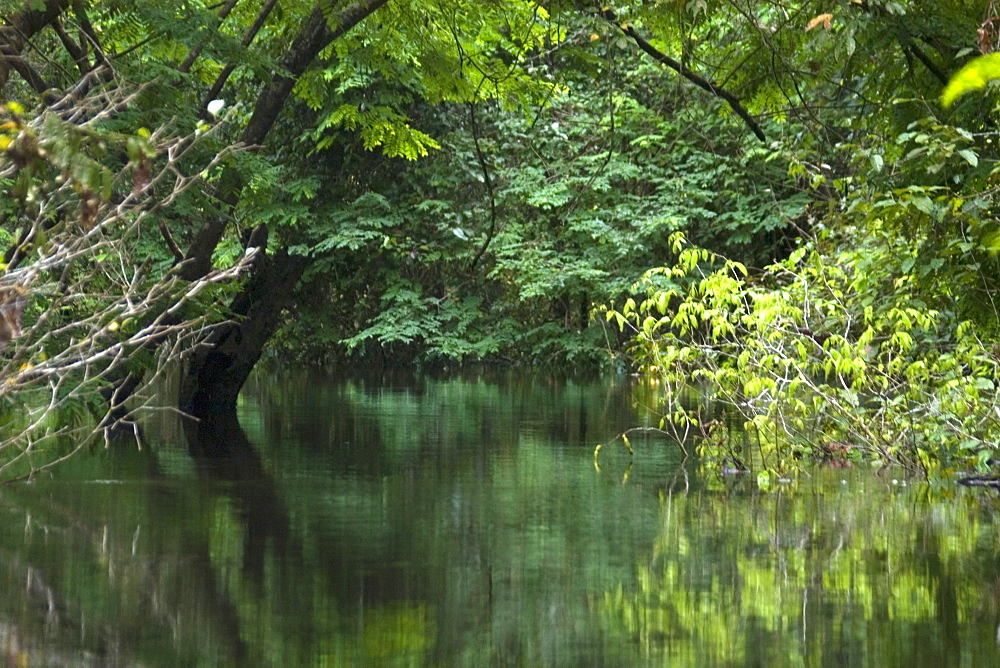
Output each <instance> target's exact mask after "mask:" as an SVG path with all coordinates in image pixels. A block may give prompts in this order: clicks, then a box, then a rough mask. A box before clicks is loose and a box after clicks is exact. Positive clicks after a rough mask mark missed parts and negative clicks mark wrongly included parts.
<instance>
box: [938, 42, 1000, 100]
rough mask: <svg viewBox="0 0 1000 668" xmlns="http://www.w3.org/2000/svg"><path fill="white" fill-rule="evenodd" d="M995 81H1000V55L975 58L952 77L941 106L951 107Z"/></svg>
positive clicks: (943, 95) (942, 95)
mask: <svg viewBox="0 0 1000 668" xmlns="http://www.w3.org/2000/svg"><path fill="white" fill-rule="evenodd" d="M993 79H1000V53H991V54H988V55H985V56H979V57H978V58H973V59H972V60H970V61H969V62H968V63H966V64H965V66H964V67H963V68H962V69H960V70H959V71H958V72H956V73H955V74H954V75H953V76H952V77H951V80H950V81H949V82H948V85H947V86H945V88H944V92H943V93H942V94H941V105H942V106H944V107H945V108H947V107H950V106H951V105H952V104H954V102H955V100H957V99H958V98H960V97H962V96H963V95H965V94H966V93H971V92H972V91H976V90H980V89H982V88H984V87H985V86H986V84H988V83H989V82H990V81H992V80H993Z"/></svg>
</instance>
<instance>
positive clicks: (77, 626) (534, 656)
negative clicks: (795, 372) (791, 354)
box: [0, 373, 1000, 666]
mask: <svg viewBox="0 0 1000 668" xmlns="http://www.w3.org/2000/svg"><path fill="white" fill-rule="evenodd" d="M651 392H652V390H651V389H650V388H647V387H643V386H641V385H638V384H636V383H635V382H634V381H630V380H628V379H619V380H612V381H603V382H584V381H566V380H553V379H551V378H546V377H543V376H532V375H530V374H525V373H510V374H504V375H466V376H465V377H463V378H452V379H443V380H442V379H429V378H424V379H420V380H414V379H411V378H401V379H392V378H388V379H387V378H380V379H359V378H341V379H335V378H324V377H319V376H307V375H304V374H299V375H296V374H288V375H285V376H268V375H264V374H261V375H259V376H257V377H256V378H255V379H254V381H253V383H252V385H251V386H250V387H249V388H247V391H246V392H245V393H244V398H243V404H242V406H241V415H240V417H241V421H242V423H243V427H244V430H243V431H239V430H236V429H234V428H232V426H231V425H230V426H229V428H228V429H222V430H220V431H217V432H215V433H214V434H212V435H211V437H205V438H203V439H202V440H201V441H197V440H195V441H193V442H194V444H195V448H194V449H195V451H196V452H199V453H205V452H208V453H210V454H211V456H208V455H205V454H201V455H199V456H197V457H192V456H191V454H190V452H189V449H190V448H189V445H190V443H189V441H188V440H187V439H186V438H185V434H184V432H183V431H182V430H181V428H180V426H179V424H178V423H177V422H176V421H173V420H171V419H170V418H169V415H166V414H165V415H164V416H163V417H162V419H160V420H157V421H155V422H153V423H151V424H149V425H147V427H146V432H145V447H144V448H143V449H141V450H139V449H136V448H134V447H132V448H121V449H117V450H114V449H113V450H104V449H99V450H95V451H94V452H93V453H88V454H87V455H84V456H80V457H78V458H76V459H74V460H72V461H71V462H69V463H68V464H67V465H66V466H64V467H63V468H62V469H59V470H58V471H57V472H56V474H55V475H54V476H51V477H46V478H44V479H39V480H37V481H36V482H34V483H33V484H14V485H9V486H7V487H3V488H0V651H2V652H3V657H2V660H5V661H7V662H8V663H11V664H17V665H80V664H84V665H134V664H148V665H281V666H289V665H402V666H405V665H413V666H418V665H434V666H453V665H457V666H463V665H469V666H487V665H525V666H536V665H537V666H560V665H566V666H580V665H677V666H683V665H697V666H708V665H726V666H743V665H760V666H764V665H767V666H772V665H774V666H777V665H789V666H795V665H808V666H813V665H827V664H829V665H838V666H839V665H873V666H874V665H878V666H883V665H907V664H912V665H933V666H947V665H957V666H979V665H995V664H996V663H997V661H998V657H997V654H998V650H997V647H998V645H997V624H998V623H1000V558H998V556H997V555H998V550H1000V542H998V538H1000V533H998V526H997V497H996V496H995V495H994V494H993V493H992V492H989V491H985V490H966V489H959V488H957V487H956V486H952V485H950V484H941V485H938V486H936V487H933V488H932V487H928V486H927V485H923V484H919V483H916V482H914V481H908V480H906V479H905V478H902V477H901V476H899V475H898V473H897V474H892V473H889V474H884V475H881V476H880V475H877V474H876V473H874V472H871V471H857V470H844V469H836V470H834V469H823V470H820V471H817V472H816V473H815V474H814V475H813V476H812V477H809V478H802V479H799V480H797V481H796V482H794V483H792V484H790V485H787V486H785V487H783V488H782V489H781V490H780V491H778V492H773V493H768V494H764V493H761V492H758V491H756V490H755V489H754V484H753V481H752V480H748V479H746V478H742V477H729V478H723V477H721V476H719V475H717V474H715V473H713V472H712V471H711V469H705V470H702V469H699V467H698V465H697V463H695V462H690V461H688V462H684V461H682V457H681V454H680V451H679V449H678V448H677V447H676V444H671V443H669V442H668V441H666V440H663V439H660V440H655V439H652V438H649V439H643V438H641V437H639V436H635V437H634V438H633V439H632V443H633V445H634V446H635V456H634V458H630V457H629V456H628V454H627V453H626V452H625V451H624V449H623V448H621V447H620V446H619V447H615V446H607V447H605V449H604V450H603V452H602V456H601V458H600V460H599V462H598V464H597V465H596V466H595V462H594V459H593V457H592V453H593V449H594V446H595V445H596V444H597V443H601V442H607V441H609V439H610V438H611V437H613V436H614V435H615V434H617V433H619V432H620V431H622V430H624V429H626V428H628V427H631V426H634V425H635V424H637V423H640V422H643V421H645V420H648V419H649V418H648V416H647V415H646V414H645V413H644V411H643V410H642V409H641V407H637V404H639V405H640V406H641V405H643V404H648V403H649V398H650V396H651ZM220 451H228V452H229V453H231V454H230V456H228V457H227V456H221V455H220V454H219V453H220ZM893 475H895V479H894V478H893Z"/></svg>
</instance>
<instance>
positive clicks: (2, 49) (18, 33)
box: [0, 0, 69, 94]
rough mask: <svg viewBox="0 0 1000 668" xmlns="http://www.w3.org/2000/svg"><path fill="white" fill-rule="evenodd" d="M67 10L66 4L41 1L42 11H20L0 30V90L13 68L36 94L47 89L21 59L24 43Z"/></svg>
mask: <svg viewBox="0 0 1000 668" xmlns="http://www.w3.org/2000/svg"><path fill="white" fill-rule="evenodd" d="M68 6H69V0H45V8H44V9H31V8H30V6H29V5H28V4H25V5H24V7H23V9H22V10H21V11H20V12H18V13H16V14H14V15H12V16H11V17H10V18H9V19H7V21H6V22H5V23H4V24H3V25H2V26H0V88H3V87H4V86H5V85H6V84H7V80H8V79H9V77H10V70H11V69H12V68H13V69H14V70H15V71H16V72H17V73H18V74H20V75H21V76H22V77H24V80H25V81H27V82H28V84H29V85H30V86H31V87H32V88H33V89H35V91H36V92H38V93H39V94H41V93H43V92H44V91H45V90H47V89H48V88H49V86H48V84H47V83H46V82H45V80H44V79H42V77H41V76H39V75H38V73H37V72H35V70H34V68H32V67H31V66H30V65H29V64H28V63H27V62H26V61H25V60H24V56H23V51H24V47H25V46H26V45H27V43H28V40H30V39H31V38H32V37H34V36H35V35H36V34H38V32H39V31H41V30H42V28H44V27H45V26H47V25H49V24H50V23H52V22H53V21H55V20H56V18H58V17H59V16H60V15H61V14H62V13H63V12H65V11H66V8H67V7H68Z"/></svg>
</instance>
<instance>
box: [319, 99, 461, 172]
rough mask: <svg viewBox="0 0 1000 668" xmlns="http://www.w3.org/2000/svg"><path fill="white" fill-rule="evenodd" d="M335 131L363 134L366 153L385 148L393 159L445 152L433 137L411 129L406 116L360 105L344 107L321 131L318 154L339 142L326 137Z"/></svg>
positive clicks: (333, 114) (327, 121)
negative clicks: (331, 129)
mask: <svg viewBox="0 0 1000 668" xmlns="http://www.w3.org/2000/svg"><path fill="white" fill-rule="evenodd" d="M331 127H341V128H343V129H345V130H360V131H361V143H362V145H363V146H364V148H365V150H368V151H371V150H372V149H375V148H377V147H379V146H381V147H382V151H383V153H385V155H386V156H387V157H390V158H405V159H407V160H416V159H417V158H421V157H424V156H425V155H427V152H428V149H438V148H441V145H440V144H439V143H437V141H435V140H434V139H433V138H432V137H431V136H430V135H428V134H427V133H424V132H421V131H420V130H415V129H414V128H412V127H410V124H409V123H408V122H407V120H406V118H405V117H404V116H402V115H400V114H399V113H397V112H395V111H393V110H392V109H390V108H389V107H372V108H367V109H365V110H364V111H361V109H360V108H359V107H358V106H356V105H351V104H343V105H341V106H340V107H338V108H337V109H336V110H335V111H334V112H333V113H332V114H330V116H329V117H328V118H327V119H326V120H324V121H323V122H322V123H321V124H320V126H319V127H318V128H317V135H318V139H317V141H316V150H320V151H321V150H323V149H325V148H329V147H330V146H332V145H333V144H334V142H336V141H337V137H336V136H334V135H330V134H325V133H324V131H325V130H327V129H328V128H331Z"/></svg>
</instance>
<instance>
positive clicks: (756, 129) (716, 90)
mask: <svg viewBox="0 0 1000 668" xmlns="http://www.w3.org/2000/svg"><path fill="white" fill-rule="evenodd" d="M601 17H602V18H604V19H605V20H606V21H608V22H609V23H615V16H614V14H613V13H611V12H610V11H605V12H602V13H601ZM618 27H619V28H621V30H622V32H624V33H625V34H626V35H628V36H629V37H630V38H632V41H634V42H635V43H636V46H638V47H639V48H640V49H642V50H643V51H645V52H646V53H647V54H648V55H649V56H650V57H652V58H653V60H655V61H657V62H658V63H662V64H663V65H666V66H667V67H669V68H670V69H672V70H674V71H675V72H677V73H678V74H680V75H681V76H682V77H684V78H685V79H687V80H688V81H690V82H691V83H693V84H694V85H696V86H698V87H699V88H703V89H704V90H707V91H708V92H709V93H711V94H712V95H715V96H716V97H720V98H722V99H723V100H725V101H726V102H728V103H729V106H730V107H732V109H733V111H734V112H736V115H737V116H739V117H740V118H742V119H743V121H744V122H745V123H746V124H747V126H749V128H750V130H751V131H752V132H753V133H754V135H756V136H757V139H759V140H761V141H766V139H767V137H766V136H765V135H764V131H763V130H762V129H761V127H760V124H759V123H757V121H756V120H754V118H753V116H751V115H750V112H748V111H747V110H746V108H744V106H743V104H742V103H741V102H740V100H739V98H738V97H736V96H735V95H734V94H733V93H732V92H730V91H728V90H726V89H725V88H723V87H722V86H720V85H718V84H717V83H715V82H713V81H710V80H708V79H706V78H704V77H703V76H701V75H699V74H697V73H695V72H692V71H691V70H690V69H688V68H687V67H685V66H684V64H683V63H681V62H679V61H676V60H674V59H673V58H671V57H670V56H668V55H667V54H665V53H663V52H662V51H660V50H659V49H657V48H656V47H655V46H653V45H652V44H650V43H649V42H647V41H646V40H645V39H644V38H643V37H642V35H640V34H639V33H638V32H636V30H635V28H633V27H632V26H631V25H629V24H627V23H622V24H618Z"/></svg>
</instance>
